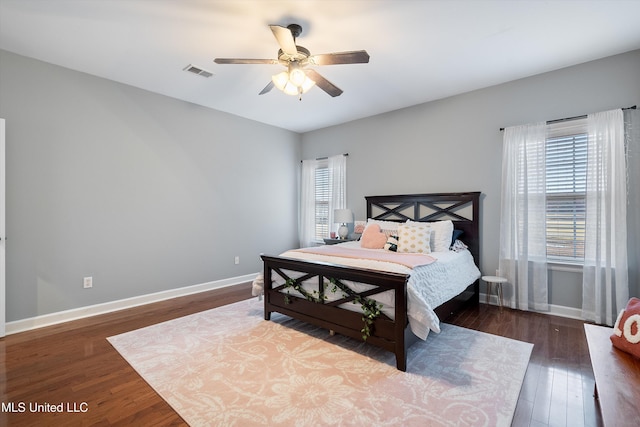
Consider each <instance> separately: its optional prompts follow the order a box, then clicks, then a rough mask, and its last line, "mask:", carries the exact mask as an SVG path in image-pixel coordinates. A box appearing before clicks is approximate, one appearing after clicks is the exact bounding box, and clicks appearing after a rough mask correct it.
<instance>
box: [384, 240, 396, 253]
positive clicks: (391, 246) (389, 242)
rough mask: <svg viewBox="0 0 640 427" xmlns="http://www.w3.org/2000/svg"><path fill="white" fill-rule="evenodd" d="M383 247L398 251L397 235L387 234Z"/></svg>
mask: <svg viewBox="0 0 640 427" xmlns="http://www.w3.org/2000/svg"><path fill="white" fill-rule="evenodd" d="M384 248H385V249H386V250H388V251H392V252H398V236H389V237H388V238H387V243H385V244H384Z"/></svg>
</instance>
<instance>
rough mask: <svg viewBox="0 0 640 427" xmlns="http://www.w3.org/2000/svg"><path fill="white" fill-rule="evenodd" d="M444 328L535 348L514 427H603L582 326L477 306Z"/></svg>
mask: <svg viewBox="0 0 640 427" xmlns="http://www.w3.org/2000/svg"><path fill="white" fill-rule="evenodd" d="M447 323H452V324H454V325H458V326H462V327H465V328H469V329H475V330H478V331H483V332H488V333H490V334H495V335H500V336H503V337H507V338H513V339H516V340H520V341H526V342H530V343H532V344H534V347H533V351H532V354H531V359H530V361H529V366H528V368H527V373H526V375H525V379H524V384H523V386H522V390H521V391H520V397H519V399H518V406H517V407H516V413H515V416H514V420H513V426H515V427H520V426H532V427H540V426H554V427H555V426H558V427H560V426H567V427H581V426H585V427H596V426H601V425H602V419H601V417H600V410H599V408H598V406H597V405H598V403H597V401H596V400H594V398H593V390H594V382H595V381H594V378H593V370H592V369H591V359H590V358H589V349H588V347H587V340H586V337H585V333H584V326H583V322H582V321H579V320H573V319H566V318H562V317H556V316H549V315H545V314H537V313H531V312H524V311H518V310H511V309H507V308H505V309H502V310H501V309H500V308H498V307H496V306H489V305H486V304H480V305H479V306H477V307H473V308H468V309H466V310H465V311H463V312H461V313H460V314H458V315H456V316H454V317H453V318H450V319H447Z"/></svg>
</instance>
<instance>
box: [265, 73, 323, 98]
mask: <svg viewBox="0 0 640 427" xmlns="http://www.w3.org/2000/svg"><path fill="white" fill-rule="evenodd" d="M271 81H272V82H273V84H274V85H275V86H276V87H277V88H278V89H280V90H281V91H282V92H284V93H286V94H287V95H294V96H295V95H300V94H302V93H307V92H308V91H309V89H311V88H312V87H313V86H314V85H315V84H316V82H314V81H313V80H311V79H310V78H309V77H307V75H306V74H305V73H304V71H302V70H301V69H299V68H294V69H293V70H291V71H283V72H281V73H278V74H274V75H273V76H271Z"/></svg>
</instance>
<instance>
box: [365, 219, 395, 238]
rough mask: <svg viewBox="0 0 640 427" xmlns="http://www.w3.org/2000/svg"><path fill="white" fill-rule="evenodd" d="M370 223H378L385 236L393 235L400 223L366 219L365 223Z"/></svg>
mask: <svg viewBox="0 0 640 427" xmlns="http://www.w3.org/2000/svg"><path fill="white" fill-rule="evenodd" d="M370 224H378V225H379V226H380V230H382V232H383V233H384V234H385V235H386V236H387V237H389V236H395V235H396V233H397V232H398V225H400V224H401V223H399V222H393V221H381V220H379V219H372V218H369V219H367V225H370Z"/></svg>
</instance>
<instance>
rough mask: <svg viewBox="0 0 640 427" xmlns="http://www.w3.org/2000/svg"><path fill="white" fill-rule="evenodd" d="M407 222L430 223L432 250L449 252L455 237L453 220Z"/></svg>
mask: <svg viewBox="0 0 640 427" xmlns="http://www.w3.org/2000/svg"><path fill="white" fill-rule="evenodd" d="M407 224H429V226H430V227H431V232H432V234H431V251H432V252H447V251H448V250H449V248H450V247H451V241H452V238H453V222H452V221H451V220H445V221H434V222H429V223H425V222H416V221H411V220H408V221H407Z"/></svg>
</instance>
